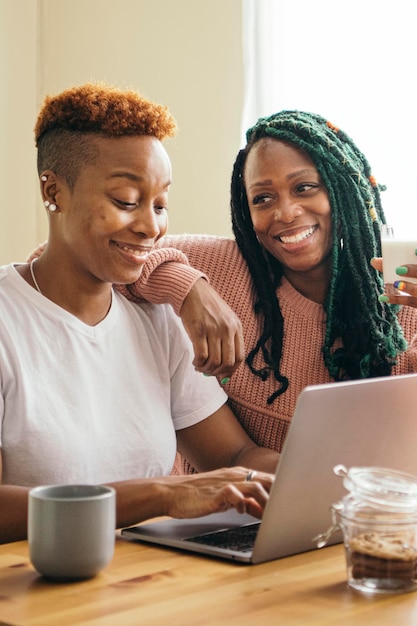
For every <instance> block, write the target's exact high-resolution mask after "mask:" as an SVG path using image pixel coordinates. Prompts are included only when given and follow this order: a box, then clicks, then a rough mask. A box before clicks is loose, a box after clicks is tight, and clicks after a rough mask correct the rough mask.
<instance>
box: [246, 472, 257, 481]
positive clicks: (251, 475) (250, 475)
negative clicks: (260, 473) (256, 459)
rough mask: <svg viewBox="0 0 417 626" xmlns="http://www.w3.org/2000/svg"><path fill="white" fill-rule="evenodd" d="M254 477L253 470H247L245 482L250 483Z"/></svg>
mask: <svg viewBox="0 0 417 626" xmlns="http://www.w3.org/2000/svg"><path fill="white" fill-rule="evenodd" d="M255 476H256V472H255V471H254V470H249V472H248V473H247V474H246V478H245V481H246V482H247V483H250V482H251V481H252V480H253V479H254V477H255Z"/></svg>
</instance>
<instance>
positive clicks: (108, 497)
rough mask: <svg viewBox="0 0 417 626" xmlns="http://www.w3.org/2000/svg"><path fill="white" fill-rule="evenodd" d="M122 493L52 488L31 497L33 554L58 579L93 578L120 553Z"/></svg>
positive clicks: (94, 488)
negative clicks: (118, 529) (117, 530)
mask: <svg viewBox="0 0 417 626" xmlns="http://www.w3.org/2000/svg"><path fill="white" fill-rule="evenodd" d="M115 528H116V492H115V490H114V489H113V488H112V487H104V486H100V485H49V486H41V487H35V488H33V489H31V490H30V492H29V510H28V541H29V554H30V560H31V561H32V564H33V566H34V567H35V569H36V570H37V571H38V572H39V573H40V574H42V575H44V576H46V577H47V578H52V579H54V580H77V579H82V578H91V577H92V576H95V575H96V574H97V573H98V572H99V571H100V570H101V569H103V568H104V567H105V566H106V565H107V564H108V563H109V562H110V561H111V559H112V557H113V553H114V542H115Z"/></svg>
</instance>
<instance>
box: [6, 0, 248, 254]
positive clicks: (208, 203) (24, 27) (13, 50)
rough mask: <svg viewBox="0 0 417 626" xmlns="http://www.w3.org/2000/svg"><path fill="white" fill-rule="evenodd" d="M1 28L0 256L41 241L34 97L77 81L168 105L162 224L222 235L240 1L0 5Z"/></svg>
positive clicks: (63, 0) (234, 118)
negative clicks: (169, 177)
mask: <svg viewBox="0 0 417 626" xmlns="http://www.w3.org/2000/svg"><path fill="white" fill-rule="evenodd" d="M0 24H1V25H0V28H1V29H2V30H1V31H0V35H1V37H0V45H1V46H2V47H3V46H4V50H2V52H3V54H2V55H1V58H0V79H1V84H2V85H3V86H6V88H5V89H2V93H3V95H2V97H1V108H0V115H1V118H2V120H3V122H4V123H3V127H6V141H2V142H1V144H0V145H1V147H0V152H1V164H2V168H1V171H0V176H1V179H0V180H1V182H2V190H3V192H4V194H3V206H2V207H1V208H0V263H6V262H9V261H14V260H24V259H25V257H26V255H27V253H28V252H29V251H31V250H32V249H33V247H34V246H35V245H36V244H37V243H38V242H39V241H41V240H43V239H44V238H45V237H46V233H47V230H46V217H45V216H44V215H43V210H42V208H41V206H40V200H39V192H38V184H37V178H36V168H35V150H34V148H33V126H34V123H35V118H36V114H37V111H38V109H39V107H40V105H41V103H42V100H43V97H44V96H45V94H53V93H58V92H59V91H61V90H63V89H65V88H67V87H70V86H73V85H76V84H81V83H83V82H86V81H95V80H103V81H107V82H109V83H113V84H116V85H118V86H121V87H126V88H136V89H138V90H139V91H140V92H141V93H142V94H143V95H144V96H146V97H148V98H150V99H152V100H155V101H157V102H160V103H161V104H166V105H168V107H169V109H170V110H171V112H172V113H173V115H174V116H175V118H176V120H177V122H178V126H179V133H178V135H177V137H175V138H174V139H171V140H168V141H167V142H166V147H167V149H168V151H169V154H170V156H171V160H172V163H173V176H174V179H173V180H174V182H173V186H172V189H171V192H170V207H169V217H170V225H169V230H170V232H172V233H174V232H186V231H188V232H205V233H217V234H226V235H229V234H231V226H230V217H229V184H230V175H231V168H232V164H233V161H234V158H235V156H236V153H237V150H238V148H239V135H240V115H241V106H242V94H243V67H242V51H241V0H118V2H111V1H110V0H0ZM3 29H4V33H3V32H2V31H3ZM35 197H36V200H35Z"/></svg>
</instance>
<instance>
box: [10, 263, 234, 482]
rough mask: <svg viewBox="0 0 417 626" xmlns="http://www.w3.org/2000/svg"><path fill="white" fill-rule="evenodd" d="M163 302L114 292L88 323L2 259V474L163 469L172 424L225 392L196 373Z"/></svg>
mask: <svg viewBox="0 0 417 626" xmlns="http://www.w3.org/2000/svg"><path fill="white" fill-rule="evenodd" d="M192 354H193V350H192V345H191V342H190V340H189V338H188V336H187V335H186V333H185V331H184V329H183V327H182V324H181V322H180V321H179V320H178V318H177V317H176V316H175V314H174V313H173V311H172V309H171V307H170V306H169V305H151V304H143V305H138V304H133V303H131V302H128V301H127V300H126V299H125V298H124V297H123V296H121V295H120V294H118V293H116V292H113V299H112V305H111V308H110V311H109V313H108V315H107V316H106V318H105V319H104V320H103V321H102V322H100V323H99V324H97V325H96V326H88V325H87V324H84V323H83V322H81V321H80V320H79V319H78V318H76V317H74V316H73V315H71V314H70V313H68V312H67V311H65V310H64V309H62V308H61V307H59V306H57V305H56V304H54V303H53V302H51V301H50V300H48V299H47V298H45V297H43V296H42V295H41V294H39V293H38V292H37V291H35V289H33V288H32V287H31V286H30V285H29V284H28V283H26V281H25V280H24V279H23V278H22V277H21V276H20V274H19V273H18V272H17V271H16V269H15V268H14V267H13V266H12V265H7V266H4V267H1V268H0V385H1V390H0V391H1V393H0V420H1V421H0V447H1V453H2V459H3V483H5V484H6V483H7V484H14V485H26V486H31V485H37V484H49V483H80V482H86V483H105V482H110V481H116V480H125V479H129V478H135V477H152V476H160V475H167V474H169V472H170V471H171V469H172V466H173V463H174V458H175V452H176V435H175V431H176V430H178V429H182V428H185V427H187V426H191V425H192V424H195V423H197V422H199V421H201V420H203V419H205V418H206V417H208V416H209V415H211V414H212V413H214V412H215V411H216V410H217V409H218V408H219V407H220V406H221V405H222V404H224V402H225V401H226V399H227V396H226V394H225V393H224V391H223V389H222V388H221V387H220V386H219V385H218V383H217V381H216V380H215V379H213V378H207V377H204V376H203V375H202V374H200V373H197V372H195V370H194V368H193V366H192Z"/></svg>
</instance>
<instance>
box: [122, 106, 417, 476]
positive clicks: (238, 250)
mask: <svg viewBox="0 0 417 626" xmlns="http://www.w3.org/2000/svg"><path fill="white" fill-rule="evenodd" d="M380 191H381V187H380V186H379V185H378V184H377V182H376V181H375V179H374V178H373V176H372V174H371V169H370V166H369V164H368V162H367V160H366V158H365V156H364V155H363V154H362V153H361V152H360V151H359V150H358V148H357V147H356V145H355V144H354V143H353V141H352V140H351V139H350V138H349V137H348V136H347V135H346V134H345V133H343V132H342V131H341V130H340V129H338V128H337V127H335V126H334V125H333V124H331V123H329V122H328V121H327V120H326V119H324V118H323V117H321V116H319V115H315V114H311V113H304V112H300V111H282V112H280V113H277V114H275V115H272V116H270V117H266V118H262V119H260V120H259V121H258V122H257V124H256V125H255V126H254V127H253V128H251V129H249V131H248V132H247V145H246V146H245V148H244V149H242V150H240V152H239V154H238V156H237V159H236V162H235V164H234V169H233V174H232V183H231V212H232V224H233V231H234V235H235V241H233V240H231V239H228V238H225V237H212V236H204V235H182V236H166V237H164V240H163V244H162V245H163V246H169V247H171V248H176V249H180V250H181V251H182V252H183V253H184V254H185V255H186V256H187V258H188V260H189V262H190V264H191V266H193V267H194V268H196V269H195V270H193V269H192V268H191V267H187V266H185V265H181V264H178V262H172V263H165V264H161V265H160V266H159V267H157V268H156V269H155V270H154V271H153V273H150V274H147V273H146V271H145V270H144V272H143V275H142V276H143V277H148V282H147V284H146V285H144V284H139V283H135V284H133V285H130V286H129V287H128V289H127V290H126V289H125V291H124V293H125V295H127V296H128V297H131V298H134V297H138V296H141V297H144V298H146V299H148V300H152V301H153V302H161V301H167V300H168V301H169V302H171V304H172V305H173V306H174V308H175V309H176V311H177V312H180V313H181V315H182V317H183V321H184V323H186V327H187V330H188V332H189V334H190V335H191V337H192V339H193V341H194V348H195V351H196V352H198V351H199V350H201V345H202V342H201V334H202V330H201V328H202V327H203V326H204V324H205V323H206V321H207V320H208V321H207V326H210V324H212V323H213V318H214V317H215V313H216V309H215V304H213V302H214V300H210V302H209V304H208V308H210V311H209V312H208V313H205V312H204V311H202V310H200V309H199V308H198V306H199V303H200V301H201V299H202V296H201V292H202V290H203V291H204V293H206V291H207V282H206V281H204V280H198V278H199V277H200V276H201V272H203V273H204V274H205V275H206V276H207V277H208V278H209V280H210V283H211V286H212V287H214V288H215V289H216V290H217V292H218V293H219V294H220V295H221V296H222V298H223V299H224V300H225V301H226V302H227V303H228V305H229V306H230V307H231V309H233V311H234V312H235V313H236V314H237V316H238V317H239V318H240V320H241V323H242V326H243V331H244V342H245V362H244V363H242V364H241V365H240V367H239V368H238V369H237V370H236V372H235V373H234V374H233V376H232V377H231V378H230V380H228V381H227V382H226V383H225V389H226V391H227V393H228V395H229V403H230V405H231V407H232V409H233V411H234V412H235V414H236V415H237V417H238V419H239V420H240V422H241V424H242V425H243V427H244V428H245V430H246V431H247V432H248V434H249V435H250V436H251V437H252V438H253V439H254V440H255V441H256V442H257V443H258V444H259V445H262V446H268V447H270V448H273V449H275V450H278V451H281V448H282V445H283V443H284V440H285V436H286V433H287V430H288V426H289V423H290V420H291V417H292V415H293V412H294V408H295V404H296V401H297V397H298V395H299V393H300V391H301V390H302V389H303V388H304V387H305V386H307V385H313V384H321V383H328V382H331V381H340V380H345V379H358V378H368V377H374V376H386V375H391V374H405V373H410V372H413V371H416V370H417V343H416V345H414V343H413V338H414V336H415V335H416V333H417V312H416V311H415V310H414V309H412V308H410V307H402V308H401V307H399V306H397V305H391V304H388V303H386V302H383V301H381V300H380V295H381V294H382V293H383V282H382V277H381V275H380V273H379V272H377V271H375V269H373V268H372V267H371V265H370V261H371V259H372V258H373V257H379V256H380V235H379V228H380V224H381V223H384V222H385V217H384V213H383V210H382V206H381V200H380ZM164 252H167V250H164ZM157 253H158V251H157ZM157 253H156V254H157ZM151 256H152V255H151ZM173 258H174V257H173ZM156 264H157V263H156ZM185 285H188V287H187V288H188V289H189V290H190V292H189V295H188V297H187V298H186V299H185V300H184V298H183V294H184V292H185V291H187V289H186V288H185ZM121 289H122V288H121ZM195 302H197V303H198V305H197V304H195V307H196V308H194V303H195ZM196 309H198V313H195V310H196ZM219 310H220V309H219ZM203 334H204V333H203ZM219 334H220V338H219V339H218V344H219V343H220V344H222V343H224V344H226V343H227V342H228V341H230V338H228V337H226V336H225V333H224V330H221V331H220V333H219ZM207 335H208V339H207V343H208V344H210V350H211V351H216V350H217V355H219V354H221V351H222V348H221V347H220V348H218V346H217V347H216V342H215V341H214V340H213V338H212V336H211V331H207ZM196 346H197V349H196ZM200 356H201V355H200ZM206 356H207V355H206ZM198 357H199V355H198V354H196V358H198ZM201 361H204V358H202V359H201ZM220 369H221V367H220V365H219V366H218V368H217V371H216V368H215V367H214V366H213V367H212V372H213V373H215V374H217V373H218V372H219V371H220ZM223 382H224V381H223ZM184 468H185V469H186V471H188V469H189V468H188V467H187V466H186V465H185V466H184Z"/></svg>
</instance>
